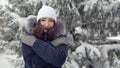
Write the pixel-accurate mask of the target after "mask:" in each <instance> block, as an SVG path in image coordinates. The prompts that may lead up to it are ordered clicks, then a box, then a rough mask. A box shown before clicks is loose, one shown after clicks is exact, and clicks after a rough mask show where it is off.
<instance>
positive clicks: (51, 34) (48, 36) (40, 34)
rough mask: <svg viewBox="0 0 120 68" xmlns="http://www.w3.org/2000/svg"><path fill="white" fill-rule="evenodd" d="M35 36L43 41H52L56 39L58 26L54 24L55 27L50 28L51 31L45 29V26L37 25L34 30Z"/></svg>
mask: <svg viewBox="0 0 120 68" xmlns="http://www.w3.org/2000/svg"><path fill="white" fill-rule="evenodd" d="M33 35H35V36H36V37H37V38H39V39H42V40H48V41H52V40H54V39H55V37H56V24H55V22H54V26H53V27H51V28H49V29H44V28H43V26H42V25H41V23H40V20H39V23H37V24H36V26H35V28H34V30H33Z"/></svg>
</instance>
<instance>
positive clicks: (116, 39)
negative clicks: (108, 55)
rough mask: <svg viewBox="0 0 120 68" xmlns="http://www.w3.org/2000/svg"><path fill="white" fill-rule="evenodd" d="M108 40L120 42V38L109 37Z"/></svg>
mask: <svg viewBox="0 0 120 68" xmlns="http://www.w3.org/2000/svg"><path fill="white" fill-rule="evenodd" d="M107 40H111V41H120V36H112V37H107Z"/></svg>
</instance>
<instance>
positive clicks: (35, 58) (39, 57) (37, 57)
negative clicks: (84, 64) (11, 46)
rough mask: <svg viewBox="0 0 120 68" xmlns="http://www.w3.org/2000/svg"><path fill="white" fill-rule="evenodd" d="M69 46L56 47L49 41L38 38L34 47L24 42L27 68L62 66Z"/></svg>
mask: <svg viewBox="0 0 120 68" xmlns="http://www.w3.org/2000/svg"><path fill="white" fill-rule="evenodd" d="M67 51H68V50H67V46H66V44H61V45H60V46H59V47H54V46H52V44H50V43H49V42H46V41H43V40H40V39H37V40H36V41H35V42H34V44H33V47H30V46H28V45H26V44H25V43H22V53H23V58H24V61H25V68H62V65H63V64H64V62H65V60H66V57H67Z"/></svg>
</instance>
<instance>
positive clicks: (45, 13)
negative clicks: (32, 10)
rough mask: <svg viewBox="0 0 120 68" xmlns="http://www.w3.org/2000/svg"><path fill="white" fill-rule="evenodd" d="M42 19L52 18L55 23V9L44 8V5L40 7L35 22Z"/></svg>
mask: <svg viewBox="0 0 120 68" xmlns="http://www.w3.org/2000/svg"><path fill="white" fill-rule="evenodd" d="M42 17H49V18H53V19H54V20H55V22H56V21H57V14H56V12H55V9H53V8H52V7H49V6H45V5H44V6H42V8H41V9H40V10H39V12H38V15H37V22H38V21H39V19H40V18H42Z"/></svg>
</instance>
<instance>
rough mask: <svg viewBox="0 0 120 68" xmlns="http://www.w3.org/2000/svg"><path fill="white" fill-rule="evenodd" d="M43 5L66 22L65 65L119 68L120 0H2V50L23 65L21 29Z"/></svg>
mask: <svg viewBox="0 0 120 68" xmlns="http://www.w3.org/2000/svg"><path fill="white" fill-rule="evenodd" d="M43 4H46V5H49V6H52V7H54V8H55V9H56V12H57V14H58V19H59V20H60V21H63V22H64V23H65V24H66V28H67V37H68V38H69V40H68V41H69V52H68V57H67V60H66V62H65V64H64V65H63V68H120V37H119V35H120V0H0V53H5V54H7V55H9V56H10V57H9V60H10V62H11V64H12V65H14V66H15V68H23V67H24V65H23V64H24V62H23V58H22V53H21V42H20V36H21V28H22V26H23V25H24V22H25V21H26V19H27V17H28V16H29V15H37V12H38V10H39V9H40V8H41V7H42V5H43Z"/></svg>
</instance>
